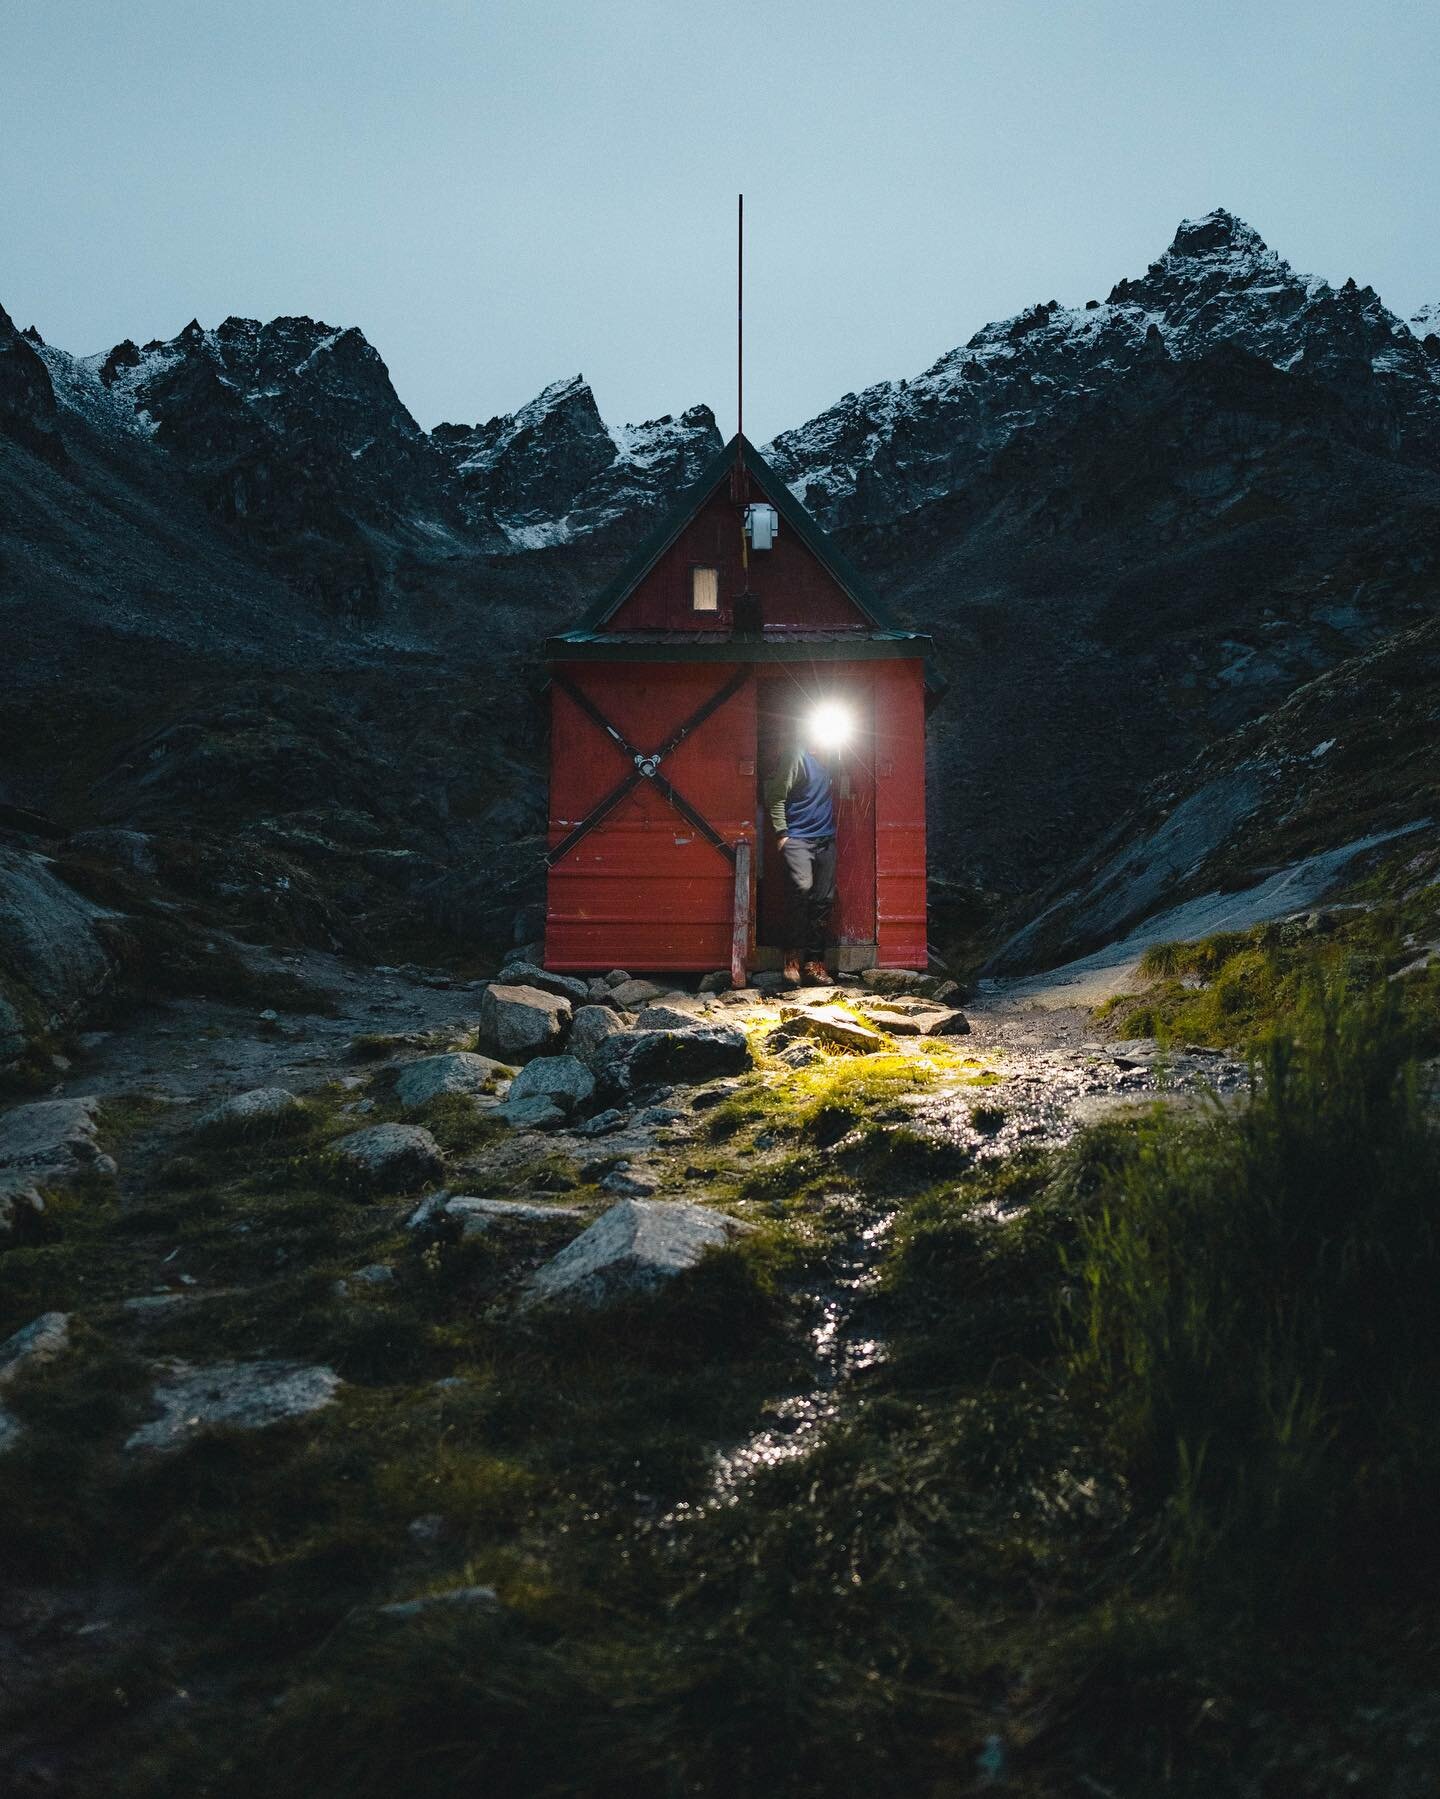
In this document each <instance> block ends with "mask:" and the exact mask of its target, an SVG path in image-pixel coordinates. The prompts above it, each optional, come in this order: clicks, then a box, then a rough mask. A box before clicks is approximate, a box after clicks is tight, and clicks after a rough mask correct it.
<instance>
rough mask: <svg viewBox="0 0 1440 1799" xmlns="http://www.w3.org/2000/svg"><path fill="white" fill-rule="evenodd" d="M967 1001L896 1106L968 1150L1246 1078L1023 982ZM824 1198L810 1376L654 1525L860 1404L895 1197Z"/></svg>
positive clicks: (1018, 1144) (874, 1343)
mask: <svg viewBox="0 0 1440 1799" xmlns="http://www.w3.org/2000/svg"><path fill="white" fill-rule="evenodd" d="M846 997H850V996H849V995H847V996H846ZM966 1011H967V1016H968V1017H969V1018H970V1021H971V1033H970V1035H969V1036H968V1037H962V1038H959V1039H952V1040H950V1041H949V1043H948V1044H947V1045H946V1046H945V1047H946V1052H947V1053H946V1055H945V1058H944V1060H943V1062H941V1063H940V1072H939V1074H938V1076H936V1077H933V1079H932V1080H931V1081H927V1083H926V1084H925V1085H923V1086H922V1085H919V1084H917V1087H916V1090H915V1092H914V1093H913V1094H911V1095H908V1096H904V1097H903V1099H902V1100H901V1101H900V1102H899V1106H898V1108H897V1109H900V1110H903V1113H904V1114H905V1116H906V1122H907V1123H908V1124H909V1125H910V1126H911V1128H915V1129H918V1130H920V1131H921V1132H922V1133H924V1134H926V1135H931V1136H934V1137H937V1138H941V1139H943V1140H945V1141H947V1142H950V1143H954V1144H957V1145H959V1146H960V1147H962V1148H963V1149H964V1150H965V1151H966V1152H967V1153H968V1154H969V1155H970V1156H971V1157H972V1158H973V1159H974V1160H975V1161H977V1162H979V1161H986V1160H991V1159H999V1158H1003V1157H1006V1156H1009V1155H1012V1154H1014V1153H1015V1152H1016V1150H1018V1149H1020V1148H1022V1147H1024V1146H1026V1145H1036V1146H1044V1147H1058V1146H1059V1145H1061V1144H1063V1143H1064V1142H1065V1141H1067V1140H1068V1139H1069V1138H1070V1137H1072V1136H1073V1135H1074V1134H1075V1132H1076V1131H1077V1130H1079V1129H1081V1128H1082V1126H1084V1125H1086V1124H1090V1123H1094V1122H1096V1121H1098V1120H1099V1119H1101V1118H1104V1117H1106V1116H1113V1115H1115V1114H1117V1113H1122V1112H1125V1111H1135V1110H1137V1109H1144V1108H1147V1107H1149V1106H1151V1105H1154V1104H1157V1103H1165V1104H1168V1105H1183V1106H1191V1107H1193V1106H1199V1105H1204V1104H1207V1103H1213V1102H1214V1101H1215V1100H1219V1101H1221V1102H1223V1101H1225V1100H1226V1099H1227V1098H1229V1097H1232V1096H1234V1095H1236V1094H1238V1093H1240V1092H1242V1091H1243V1090H1244V1087H1245V1084H1246V1079H1247V1076H1246V1071H1245V1068H1244V1065H1243V1064H1242V1063H1241V1062H1239V1061H1238V1060H1236V1059H1235V1058H1233V1057H1230V1056H1222V1055H1217V1054H1215V1053H1214V1052H1211V1051H1206V1050H1199V1049H1180V1050H1175V1051H1165V1052H1162V1051H1161V1050H1160V1049H1159V1048H1158V1047H1157V1046H1156V1045H1155V1044H1154V1043H1153V1042H1149V1041H1140V1042H1127V1043H1113V1042H1112V1043H1105V1042H1102V1041H1101V1040H1100V1039H1098V1038H1097V1037H1096V1036H1095V1034H1094V1032H1095V1026H1094V1021H1093V1020H1092V1019H1091V1017H1090V1015H1089V1013H1088V1012H1087V1011H1084V1010H1082V1009H1079V1008H1074V1007H1065V1006H1052V1007H1048V1008H1047V1007H1044V1006H1039V1005H1036V1004H1035V1002H1034V1000H1033V997H1032V996H1031V995H1030V994H1028V993H1027V994H1026V995H1025V997H1024V998H1023V999H1017V998H1011V997H1008V996H1007V995H1006V994H1005V993H1004V992H1003V991H996V992H991V993H987V994H984V995H982V996H980V998H979V999H978V1001H977V1002H974V1003H972V1004H971V1005H970V1006H968V1007H967V1008H966ZM747 1022H749V1021H747ZM897 1047H898V1048H900V1049H901V1050H902V1051H904V1052H905V1053H907V1054H910V1055H914V1056H916V1057H917V1058H920V1057H923V1058H925V1060H926V1062H927V1063H928V1064H929V1066H930V1069H931V1070H932V1071H933V1070H934V1068H935V1066H936V1061H937V1058H935V1057H934V1056H933V1055H932V1054H931V1053H930V1052H931V1051H932V1050H933V1048H934V1046H933V1045H932V1044H930V1043H929V1042H927V1040H925V1039H923V1038H919V1039H917V1038H909V1039H903V1038H902V1039H898V1040H897ZM832 1203H840V1204H843V1205H845V1206H846V1207H847V1208H848V1209H851V1210H853V1211H854V1213H855V1226H854V1229H853V1230H852V1231H850V1232H849V1233H847V1235H846V1238H845V1241H844V1243H843V1246H842V1248H841V1249H840V1250H839V1252H838V1254H837V1255H836V1257H835V1258H834V1259H833V1260H832V1264H831V1272H830V1274H829V1277H828V1279H827V1282H826V1285H825V1288H824V1290H823V1291H822V1292H821V1293H820V1294H819V1295H818V1303H819V1317H818V1319H817V1321H816V1322H815V1323H814V1324H813V1325H812V1327H811V1329H810V1343H811V1349H812V1353H813V1356H814V1374H813V1379H812V1382H811V1384H810V1385H809V1386H808V1387H807V1388H805V1389H804V1390H802V1391H798V1392H791V1393H786V1394H781V1395H779V1396H777V1397H776V1398H775V1399H773V1400H772V1401H771V1402H770V1403H769V1404H768V1405H767V1406H766V1407H765V1409H764V1414H763V1417H762V1421H761V1423H760V1425H759V1426H758V1428H757V1429H756V1430H755V1431H754V1432H753V1433H752V1434H751V1435H750V1436H748V1437H747V1438H745V1439H744V1440H743V1441H742V1442H740V1443H736V1444H732V1445H730V1446H728V1447H726V1448H724V1449H722V1450H720V1451H719V1452H717V1454H716V1456H715V1460H714V1463H713V1466H712V1472H711V1481H710V1489H709V1492H708V1494H707V1495H706V1497H705V1498H704V1499H703V1500H701V1501H699V1502H698V1503H697V1504H695V1505H686V1506H681V1507H678V1508H676V1510H675V1511H673V1512H671V1513H670V1514H669V1515H668V1516H667V1517H666V1518H664V1519H662V1520H660V1523H661V1525H662V1527H663V1526H667V1525H668V1526H673V1525H676V1524H679V1523H682V1522H683V1521H684V1520H685V1519H686V1518H687V1517H693V1516H695V1515H697V1514H698V1513H700V1512H703V1511H706V1510H710V1509H713V1508H714V1507H716V1506H723V1505H728V1504H734V1503H735V1502H736V1501H737V1500H738V1499H739V1498H740V1497H741V1495H742V1494H743V1491H744V1489H745V1487H746V1486H747V1484H748V1483H749V1482H750V1481H751V1480H753V1479H754V1478H755V1477H756V1476H757V1475H758V1474H760V1473H762V1472H763V1471H764V1470H766V1469H769V1468H773V1467H776V1466H777V1465H779V1464H780V1463H782V1462H786V1461H791V1460H795V1459H797V1458H798V1457H801V1456H804V1455H807V1454H809V1452H810V1451H811V1450H812V1449H814V1448H815V1447H816V1445H817V1444H818V1443H819V1441H820V1440H821V1438H822V1436H823V1435H824V1433H825V1432H826V1431H827V1430H828V1429H829V1428H831V1427H832V1426H833V1425H834V1424H835V1423H836V1421H837V1420H838V1419H840V1418H841V1417H842V1416H843V1415H844V1414H845V1412H846V1410H847V1408H853V1407H855V1406H857V1405H860V1404H863V1395H864V1380H863V1377H864V1375H865V1374H866V1373H867V1372H868V1371H869V1370H871V1369H873V1368H875V1367H877V1366H879V1365H880V1363H881V1362H883V1360H884V1358H885V1353H886V1349H885V1344H884V1341H883V1340H882V1339H881V1338H879V1337H877V1336H875V1335H873V1334H872V1332H871V1329H870V1324H869V1321H868V1320H867V1317H866V1308H865V1304H864V1302H865V1300H866V1298H867V1297H868V1296H869V1295H870V1294H872V1293H873V1292H874V1290H875V1289H876V1287H877V1285H878V1282H879V1279H880V1271H881V1263H882V1262H883V1259H884V1252H885V1245H886V1238H887V1237H888V1235H889V1233H890V1230H891V1228H892V1226H893V1224H894V1221H895V1217H896V1207H895V1206H894V1204H893V1203H892V1202H884V1203H882V1204H880V1205H879V1206H871V1205H869V1204H868V1203H867V1201H866V1199H865V1196H864V1195H863V1194H861V1193H856V1192H851V1193H848V1194H847V1195H845V1196H844V1197H843V1198H842V1199H839V1200H837V1201H836V1202H832ZM982 1204H983V1205H984V1206H985V1207H987V1208H988V1213H985V1212H982V1215H988V1216H990V1217H991V1218H992V1219H993V1220H994V1221H995V1222H997V1223H999V1222H1004V1221H1005V1220H1006V1219H1008V1218H1013V1217H1014V1216H1015V1215H1016V1213H1017V1211H1018V1210H1019V1209H1021V1208H1020V1207H1019V1206H1018V1205H1009V1206H1007V1205H1005V1204H1004V1202H1001V1201H993V1200H992V1201H986V1202H982Z"/></svg>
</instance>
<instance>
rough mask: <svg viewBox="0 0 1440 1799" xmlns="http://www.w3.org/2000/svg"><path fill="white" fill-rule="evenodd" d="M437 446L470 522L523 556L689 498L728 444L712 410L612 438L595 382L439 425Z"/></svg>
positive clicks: (557, 388) (562, 386)
mask: <svg viewBox="0 0 1440 1799" xmlns="http://www.w3.org/2000/svg"><path fill="white" fill-rule="evenodd" d="M431 442H432V443H433V444H434V445H435V447H436V448H437V449H438V450H439V451H440V452H441V454H442V456H443V457H444V458H445V460H446V462H447V463H448V464H449V468H450V471H451V474H450V486H451V490H452V491H453V493H454V494H455V495H456V498H457V500H458V504H459V506H460V509H461V511H462V512H463V514H464V516H465V518H466V520H467V522H468V523H470V524H471V525H472V526H475V527H478V528H482V529H487V530H496V531H499V532H500V533H501V534H502V535H503V536H504V537H505V538H506V539H507V540H508V541H509V542H510V543H511V544H512V545H514V546H515V547H516V548H518V549H540V548H546V547H549V546H550V545H553V544H557V543H565V542H568V541H570V540H571V539H573V538H576V537H580V536H584V535H587V534H588V533H590V532H594V531H597V530H603V529H604V528H606V527H607V526H609V525H610V524H613V523H614V522H615V521H616V520H617V519H618V518H620V517H621V516H622V515H623V514H624V513H626V512H629V511H632V510H636V509H640V510H644V509H646V508H649V507H653V506H654V505H655V504H657V503H658V502H659V501H661V500H663V499H666V498H669V497H671V496H673V495H674V494H676V493H679V492H680V491H682V490H683V488H684V487H685V486H686V485H688V483H689V482H690V481H693V480H694V479H695V477H696V476H697V475H698V474H699V472H700V469H701V468H702V467H703V466H704V463H705V461H706V460H707V459H708V458H709V457H710V456H711V455H713V454H714V452H715V450H716V449H718V448H719V446H720V442H721V438H720V433H719V430H718V429H717V428H716V424H715V415H714V414H713V413H712V412H711V410H710V408H709V407H708V406H692V407H691V408H690V409H689V410H688V411H687V412H684V413H682V414H681V415H680V417H679V418H678V419H677V418H675V417H674V416H673V415H671V414H668V413H667V414H666V415H665V416H664V417H663V418H659V419H650V420H647V421H646V422H645V423H644V424H641V425H618V426H616V427H615V428H614V429H613V430H611V429H609V428H608V427H607V426H606V424H605V422H604V420H603V419H602V418H601V416H600V409H599V407H598V406H597V405H596V402H595V395H594V393H593V392H592V391H591V388H590V385H589V383H588V382H587V381H586V380H585V377H584V376H583V375H571V376H569V377H567V378H566V379H564V380H561V381H552V382H551V383H550V385H549V386H548V387H546V388H543V389H542V390H541V391H540V393H538V394H537V395H536V396H535V398H534V399H533V400H530V401H529V402H527V404H526V405H524V406H522V407H521V408H520V410H519V411H518V412H514V413H504V414H501V415H500V416H499V417H497V418H492V419H489V420H487V422H486V423H485V424H483V425H451V424H446V425H439V426H437V427H436V429H435V430H434V432H433V433H432V434H431Z"/></svg>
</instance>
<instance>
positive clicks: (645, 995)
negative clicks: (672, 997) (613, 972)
mask: <svg viewBox="0 0 1440 1799" xmlns="http://www.w3.org/2000/svg"><path fill="white" fill-rule="evenodd" d="M617 972H618V971H617ZM669 991H670V989H669V988H668V987H657V986H656V984H655V983H654V981H634V980H631V981H620V982H618V983H617V984H616V985H615V986H613V987H612V988H611V989H610V992H611V996H612V998H613V999H614V1001H615V1004H616V1005H617V1006H622V1007H623V1008H624V1009H625V1011H627V1012H634V1011H635V1010H637V1009H638V1008H639V1007H640V1006H648V1005H649V1003H650V1001H651V1000H652V999H663V998H664V996H665V995H666V994H667V993H668V992H669Z"/></svg>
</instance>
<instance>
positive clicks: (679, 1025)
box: [635, 1006, 700, 1031]
mask: <svg viewBox="0 0 1440 1799" xmlns="http://www.w3.org/2000/svg"><path fill="white" fill-rule="evenodd" d="M699 1023H700V1017H699V1014H698V1013H695V1012H683V1011H681V1010H680V1008H679V1007H678V1006H643V1007H642V1008H641V1010H640V1015H639V1017H638V1018H637V1019H636V1020H635V1029H636V1030H637V1031H688V1030H693V1028H694V1027H695V1026H696V1025H697V1024H699Z"/></svg>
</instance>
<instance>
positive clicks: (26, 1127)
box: [0, 1095, 101, 1194]
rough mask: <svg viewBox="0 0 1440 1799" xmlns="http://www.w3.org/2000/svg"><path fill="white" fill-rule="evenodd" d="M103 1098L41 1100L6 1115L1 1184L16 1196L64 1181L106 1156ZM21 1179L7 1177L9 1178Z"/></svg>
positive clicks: (0, 1139) (0, 1122)
mask: <svg viewBox="0 0 1440 1799" xmlns="http://www.w3.org/2000/svg"><path fill="white" fill-rule="evenodd" d="M99 1113H100V1101H99V1100H98V1099H96V1098H94V1097H93V1096H91V1095H87V1096H84V1097H79V1098H75V1099H39V1100H33V1101H31V1103H30V1104H29V1105H24V1106H16V1107H14V1108H13V1110H11V1111H9V1112H6V1113H5V1114H4V1115H3V1116H0V1185H3V1187H4V1189H5V1190H7V1191H9V1192H11V1193H12V1194H13V1193H15V1192H16V1191H22V1190H25V1189H29V1188H31V1187H38V1186H42V1185H45V1184H52V1185H64V1184H65V1183H66V1182H68V1181H71V1180H73V1179H74V1178H75V1176H76V1175H78V1174H80V1173H82V1172H83V1171H84V1170H86V1169H93V1168H94V1167H95V1164H96V1162H97V1161H98V1159H99V1157H100V1155H101V1149H100V1145H99V1143H98V1142H97V1141H96V1129H97V1124H98V1119H99ZM6 1175H11V1176H14V1177H17V1178H15V1179H12V1180H10V1181H5V1180H4V1177H5V1176H6Z"/></svg>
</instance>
